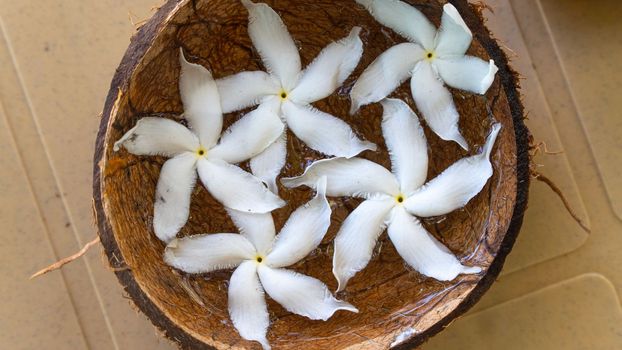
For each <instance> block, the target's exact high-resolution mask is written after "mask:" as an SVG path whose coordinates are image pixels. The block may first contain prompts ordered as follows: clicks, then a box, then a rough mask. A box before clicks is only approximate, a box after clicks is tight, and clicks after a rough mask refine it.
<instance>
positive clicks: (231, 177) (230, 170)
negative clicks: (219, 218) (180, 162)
mask: <svg viewBox="0 0 622 350" xmlns="http://www.w3.org/2000/svg"><path fill="white" fill-rule="evenodd" d="M198 171H199V177H200V178H201V181H202V182H203V184H204V185H205V187H206V188H207V190H208V191H209V193H210V194H211V195H212V196H214V198H216V200H218V201H219V202H220V203H222V204H223V205H224V206H225V207H228V208H231V209H235V210H239V211H244V212H249V213H267V212H270V211H272V210H274V209H276V208H280V207H282V206H284V205H285V202H284V201H283V200H282V199H281V198H279V197H278V196H276V195H275V194H274V193H272V192H270V191H269V190H268V189H267V188H266V186H264V184H263V183H262V182H261V180H259V179H258V178H256V177H255V176H253V175H251V174H249V173H247V172H246V171H244V170H242V169H240V168H239V167H237V166H235V165H231V164H229V163H226V162H224V161H222V160H219V159H210V160H206V159H200V160H199V162H198Z"/></svg>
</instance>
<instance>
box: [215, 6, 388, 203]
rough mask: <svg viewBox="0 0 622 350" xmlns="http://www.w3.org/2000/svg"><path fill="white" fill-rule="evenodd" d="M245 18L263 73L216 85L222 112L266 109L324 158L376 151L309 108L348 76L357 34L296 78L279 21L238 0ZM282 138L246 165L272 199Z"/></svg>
mask: <svg viewBox="0 0 622 350" xmlns="http://www.w3.org/2000/svg"><path fill="white" fill-rule="evenodd" d="M242 3H243V4H244V6H246V8H247V9H248V12H249V25H248V34H249V36H250V38H251V40H252V41H253V45H254V46H255V48H256V49H257V51H258V52H259V55H260V56H261V59H262V61H263V63H264V66H265V67H266V70H267V71H268V73H266V72H262V71H253V72H242V73H239V74H236V75H233V76H230V77H226V78H224V79H220V80H218V81H217V82H216V83H217V85H218V89H219V90H220V93H221V99H222V107H223V112H224V113H228V112H233V111H236V110H240V109H244V108H247V107H250V106H253V105H256V104H260V105H261V106H265V107H267V108H271V109H272V110H274V111H275V112H276V113H277V114H278V115H279V116H281V117H282V118H283V120H284V121H285V122H286V123H287V125H288V127H289V128H290V129H291V131H292V132H293V133H294V134H295V135H296V136H297V137H298V138H299V139H300V140H302V141H303V142H304V143H305V144H307V146H309V147H311V148H313V149H314V150H317V151H320V152H322V153H324V154H327V155H334V156H343V157H348V158H349V157H353V156H355V155H357V154H359V153H360V152H362V151H364V150H375V149H376V145H374V144H373V143H371V142H366V141H362V140H360V139H359V138H358V137H357V136H356V135H355V134H354V132H353V131H352V129H351V128H350V126H348V124H346V123H345V122H344V121H342V120H341V119H338V118H335V117H334V116H332V115H330V114H327V113H324V112H321V111H319V110H317V109H315V108H313V107H312V106H311V105H310V104H311V103H312V102H315V101H318V100H321V99H323V98H325V97H328V96H329V95H330V94H331V93H332V92H333V91H334V90H335V89H337V87H339V86H340V85H341V84H342V83H343V82H344V80H345V79H346V78H347V77H348V76H349V75H350V73H352V71H353V70H354V68H356V65H357V64H358V62H359V60H360V58H361V55H362V53H363V43H362V42H361V39H360V38H359V37H358V34H359V32H360V28H358V27H355V28H353V29H352V31H351V32H350V35H349V36H347V37H346V38H343V39H341V40H339V41H337V42H334V43H332V44H330V45H328V46H326V47H325V48H324V49H323V50H322V52H320V54H319V55H318V56H317V57H316V59H315V60H314V61H313V62H311V64H309V66H308V67H307V68H306V69H305V70H304V71H303V72H301V64H300V56H299V54H298V48H297V47H296V45H295V44H294V40H293V39H292V37H291V36H290V34H289V32H288V31H287V28H286V27H285V25H284V24H283V21H282V20H281V18H280V17H279V15H278V14H276V12H274V10H272V8H270V7H269V6H268V5H266V4H260V3H258V4H255V3H253V2H251V1H249V0H242ZM286 152H287V151H286V133H283V135H282V137H281V138H279V139H278V140H277V142H275V143H274V144H273V145H271V146H270V148H268V149H267V150H266V151H265V152H263V153H262V154H260V155H259V156H257V157H254V158H253V159H252V160H251V169H252V171H253V174H255V175H257V176H258V177H259V178H261V179H262V180H264V181H265V182H266V184H268V187H270V189H271V190H272V191H273V192H275V193H276V191H277V188H276V183H275V179H276V177H277V176H278V174H279V173H280V171H281V168H283V166H284V165H285V158H286Z"/></svg>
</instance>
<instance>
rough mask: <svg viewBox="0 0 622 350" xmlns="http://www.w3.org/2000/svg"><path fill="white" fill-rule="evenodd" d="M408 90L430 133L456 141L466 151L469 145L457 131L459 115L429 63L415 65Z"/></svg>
mask: <svg viewBox="0 0 622 350" xmlns="http://www.w3.org/2000/svg"><path fill="white" fill-rule="evenodd" d="M410 88H411V91H412V95H413V99H414V100H415V103H416V104H417V108H418V109H419V111H420V112H421V113H422V114H423V118H424V119H425V121H426V122H427V123H428V126H429V127H430V128H431V129H432V131H434V132H435V133H436V134H437V135H438V136H439V137H440V138H442V139H443V140H447V141H456V142H457V143H458V144H459V145H460V146H461V147H462V148H464V149H465V150H468V148H469V145H468V144H467V142H466V140H465V139H464V137H462V135H461V134H460V130H459V129H458V119H459V115H458V111H457V110H456V105H454V100H453V97H452V96H451V93H450V92H449V90H447V88H446V87H445V86H443V82H442V81H440V79H439V78H438V77H437V76H436V73H435V72H434V71H433V68H432V65H431V64H430V63H428V62H426V61H421V62H419V63H417V66H416V67H415V69H414V71H413V77H412V79H410Z"/></svg>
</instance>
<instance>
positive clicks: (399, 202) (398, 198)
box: [395, 194, 404, 204]
mask: <svg viewBox="0 0 622 350" xmlns="http://www.w3.org/2000/svg"><path fill="white" fill-rule="evenodd" d="M395 201H396V202H397V203H398V204H402V203H404V196H403V195H401V194H400V195H399V196H396V197H395Z"/></svg>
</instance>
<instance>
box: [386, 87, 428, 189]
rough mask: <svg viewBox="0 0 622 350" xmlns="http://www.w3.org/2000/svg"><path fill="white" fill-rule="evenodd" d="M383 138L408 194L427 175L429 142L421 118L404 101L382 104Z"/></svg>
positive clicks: (420, 183)
mask: <svg viewBox="0 0 622 350" xmlns="http://www.w3.org/2000/svg"><path fill="white" fill-rule="evenodd" d="M382 107H383V109H384V114H383V116H382V135H383V136H384V140H385V142H386V144H387V148H388V149H389V155H390V156H391V171H392V172H393V174H395V176H396V177H397V179H398V181H399V182H400V188H401V190H402V193H405V194H408V193H410V192H412V191H414V190H416V189H417V188H419V187H421V185H423V184H424V183H425V179H426V177H427V176H428V143H427V140H426V138H425V134H424V133H423V128H422V127H421V124H419V118H418V117H417V116H416V115H415V113H414V112H413V111H412V110H411V109H410V107H409V106H408V105H407V104H406V103H405V102H404V101H402V100H396V99H386V100H383V101H382Z"/></svg>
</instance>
